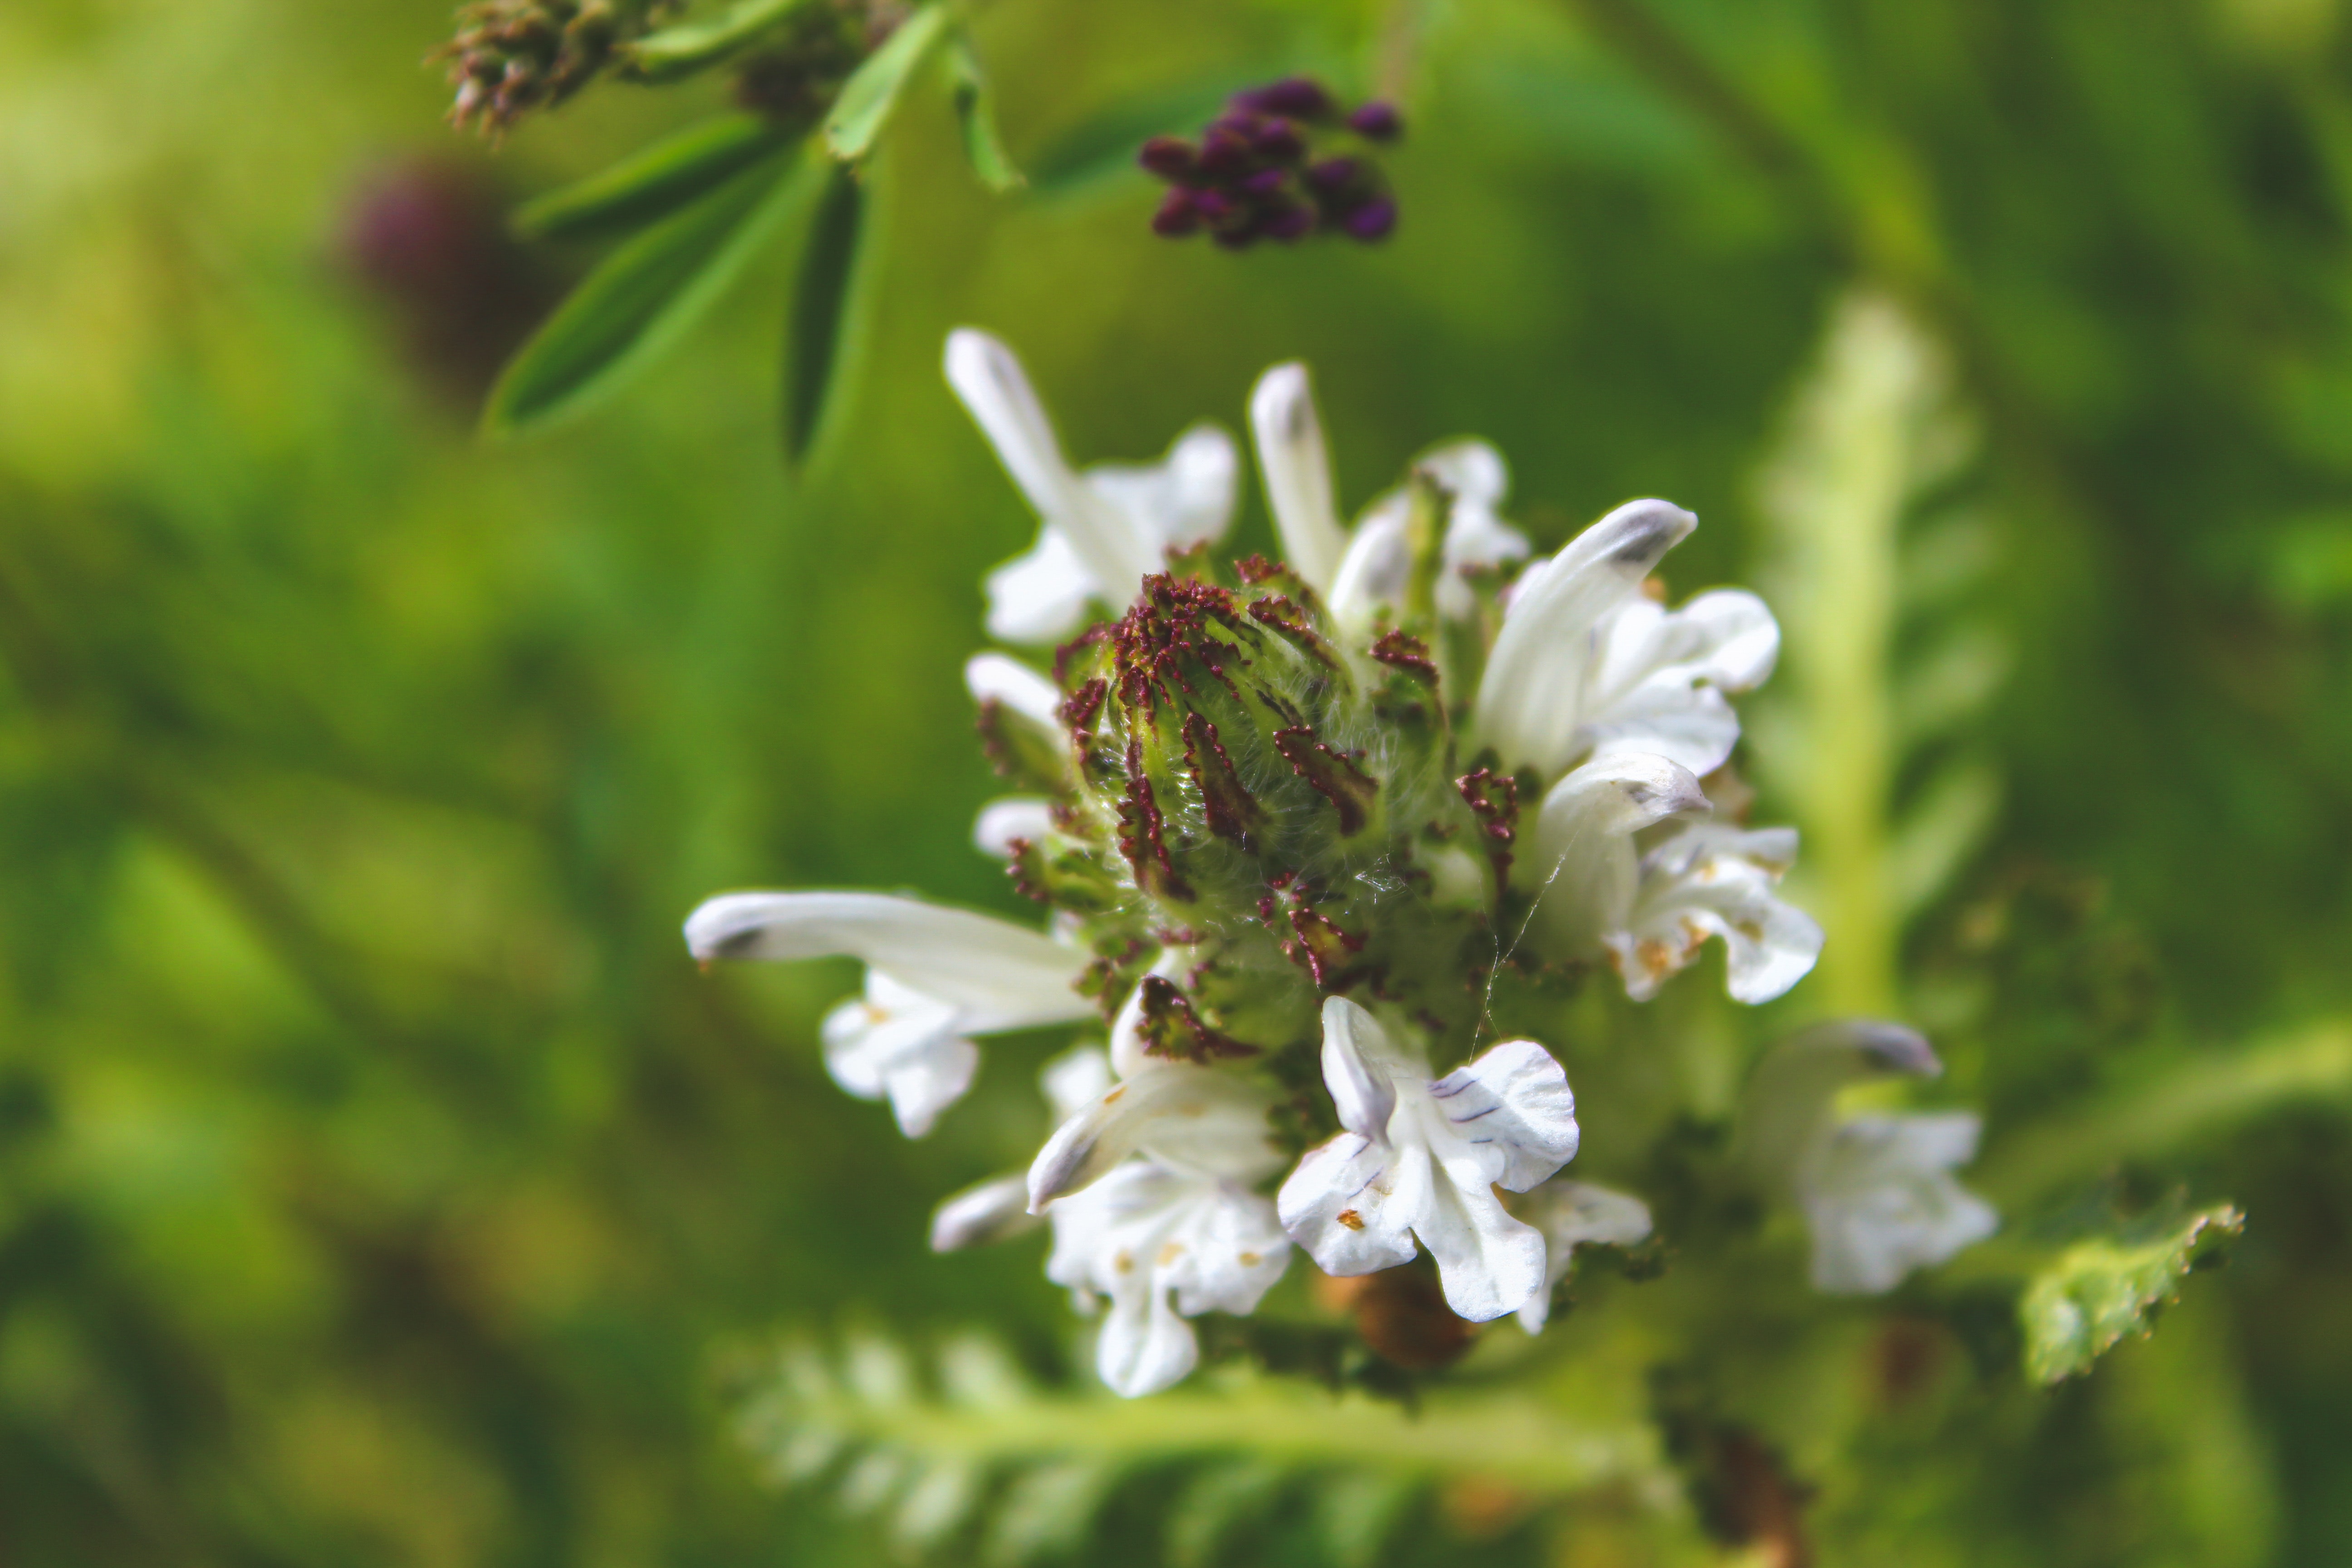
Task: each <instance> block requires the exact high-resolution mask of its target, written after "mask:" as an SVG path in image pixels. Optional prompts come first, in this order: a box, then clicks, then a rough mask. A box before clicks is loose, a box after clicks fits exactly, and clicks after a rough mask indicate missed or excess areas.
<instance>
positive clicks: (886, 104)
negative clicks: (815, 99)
mask: <svg viewBox="0 0 2352 1568" xmlns="http://www.w3.org/2000/svg"><path fill="white" fill-rule="evenodd" d="M947 26H948V12H947V7H946V6H945V5H926V6H924V7H923V8H922V9H921V10H919V11H918V12H916V13H915V14H914V15H913V16H909V17H908V18H907V19H906V20H905V21H903V22H901V23H899V24H898V31H897V32H895V33H893V34H891V35H890V41H889V42H887V43H886V44H884V45H883V46H882V47H880V48H878V49H877V50H875V51H874V52H873V53H872V54H870V55H868V56H866V63H865V64H864V65H861V66H859V67H858V68H857V70H856V74H854V75H853V76H851V77H850V79H849V80H848V81H847V82H846V83H845V84H844V85H843V87H842V89H841V96H840V97H839V98H838V99H836V100H834V105H833V112H832V113H831V114H828V115H826V116H825V120H824V144H825V146H826V148H827V149H829V150H830V151H831V152H832V153H833V155H834V156H835V157H836V158H839V159H841V160H842V161H843V162H844V163H854V162H856V160H857V159H860V158H863V157H865V156H866V154H867V153H871V152H872V151H873V150H874V142H875V140H876V139H877V137H879V136H880V135H881V134H882V128H883V127H884V126H886V125H887V124H888V123H889V122H890V114H891V111H892V110H895V109H896V108H898V96H899V94H900V92H901V91H902V90H903V89H905V88H906V85H907V79H908V78H909V77H911V76H913V75H914V74H915V68H917V67H918V66H919V65H921V64H922V63H923V61H924V59H925V58H927V57H928V56H929V54H930V52H931V49H932V47H933V46H934V45H936V44H938V43H939V41H940V39H941V38H943V37H946V36H947Z"/></svg>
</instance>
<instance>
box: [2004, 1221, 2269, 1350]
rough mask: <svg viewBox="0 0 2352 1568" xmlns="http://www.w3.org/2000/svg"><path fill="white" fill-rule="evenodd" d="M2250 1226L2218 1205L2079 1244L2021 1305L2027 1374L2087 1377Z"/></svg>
mask: <svg viewBox="0 0 2352 1568" xmlns="http://www.w3.org/2000/svg"><path fill="white" fill-rule="evenodd" d="M2245 1226H2246V1219H2245V1215H2242V1214H2240V1213H2239V1212H2238V1210H2237V1209H2236V1208H2234V1207H2233V1206H2231V1205H2228V1204H2217V1205H2214V1206H2213V1207H2211V1208H2208V1209H2202V1210H2200V1211H2199V1212H2198V1213H2196V1214H2193V1215H2189V1217H2188V1218H2187V1219H2185V1220H2181V1219H2173V1220H2170V1221H2168V1223H2165V1224H2163V1225H2161V1226H2156V1227H2152V1228H2151V1227H2147V1226H2140V1227H2134V1228H2133V1229H2131V1230H2126V1231H2125V1232H2122V1233H2120V1234H2117V1235H2113V1236H2095V1237H2085V1238H2084V1239H2083V1240H2081V1241H2077V1242H2075V1243H2074V1245H2073V1246H2071V1247H2068V1248H2067V1249H2066V1250H2065V1251H2064V1252H2063V1253H2062V1254H2060V1256H2059V1258H2058V1259H2057V1261H2056V1262H2054V1263H2053V1264H2052V1265H2050V1267H2048V1268H2044V1269H2043V1270H2042V1272H2041V1273H2039V1274H2037V1275H2036V1276H2034V1278H2033V1279H2032V1283H2030V1284H2029V1285H2027V1286H2026V1289H2025V1294H2024V1295H2023V1296H2022V1297H2021V1299H2020V1300H2019V1301H2018V1321H2019V1324H2020V1326H2021V1328H2022V1329H2023V1330H2024V1332H2025V1370H2026V1373H2027V1375H2028V1376H2030V1377H2032V1379H2033V1380H2034V1381H2035V1382H2036V1383H2044V1384H2049V1383H2058V1382H2061V1381H2063V1380H2064V1379H2066V1378H2069V1377H2074V1376H2075V1375H2077V1374H2079V1373H2084V1372H2086V1371H2088V1370H2089V1369H2090V1366H2091V1363H2093V1362H2095V1361H2096V1360H2098V1359H2099V1357H2101V1356H2102V1355H2105V1353H2106V1352H2108V1351H2111V1350H2113V1349H2114V1348H2115V1347H2116V1344H2118V1343H2119V1342H2121V1341H2122V1340H2123V1337H2124V1336H2125V1335H2126V1334H2129V1333H2141V1334H2145V1333H2147V1331H2149V1330H2150V1329H2151V1328H2152V1327H2153V1326H2154V1323H2155V1317H2156V1314H2157V1312H2158V1310H2161V1309H2162V1307H2163V1306H2164V1304H2165V1303H2166V1302H2168V1301H2169V1300H2173V1299H2174V1298H2175V1297H2176V1296H2178V1295H2179V1291H2180V1281H2181V1280H2182V1279H2184V1278H2185V1277H2187V1276H2188V1275H2189V1273H2191V1272H2192V1271H2194V1270H2196V1269H2199V1268H2211V1267H2212V1266H2213V1265H2214V1264H2216V1263H2218V1262H2219V1261H2220V1260H2221V1255H2222V1253H2223V1251H2224V1249H2226V1248H2227V1247H2228V1246H2229V1244H2230V1242H2231V1240H2232V1239H2233V1238H2235V1237H2237V1235H2238V1234H2239V1232H2241V1231H2242V1230H2243V1229H2245Z"/></svg>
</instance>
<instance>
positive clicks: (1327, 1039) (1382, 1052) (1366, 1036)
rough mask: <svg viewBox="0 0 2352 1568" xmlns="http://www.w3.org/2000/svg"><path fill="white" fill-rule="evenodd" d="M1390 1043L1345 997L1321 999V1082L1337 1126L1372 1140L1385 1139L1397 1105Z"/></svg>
mask: <svg viewBox="0 0 2352 1568" xmlns="http://www.w3.org/2000/svg"><path fill="white" fill-rule="evenodd" d="M1391 1057H1392V1050H1391V1047H1389V1045H1388V1043H1387V1037H1386V1035H1385V1034H1384V1033H1383V1032H1382V1030H1381V1026H1380V1024H1379V1022H1378V1021H1377V1020H1376V1019H1374V1018H1373V1016H1371V1015H1370V1013H1367V1012H1365V1011H1364V1010H1363V1009H1362V1008H1361V1007H1359V1006H1358V1005H1356V1004H1354V1003H1353V1002H1350V1001H1349V1000H1348V999H1347V998H1346V997H1345V996H1333V997H1330V998H1329V999H1328V1000H1327V1001H1325V1002H1324V1004H1323V1083H1324V1086H1325V1087H1326V1088H1328V1089H1329V1090H1330V1091H1331V1104H1332V1107H1333V1109H1334V1110H1338V1112H1339V1125H1340V1126H1342V1127H1344V1128H1346V1129H1347V1130H1348V1131H1350V1132H1353V1133H1356V1134H1358V1135H1360V1136H1361V1137H1365V1138H1369V1139H1370V1140H1371V1141H1372V1142H1375V1143H1385V1142H1388V1126H1389V1117H1390V1116H1391V1114H1392V1113H1393V1112H1394V1111H1395V1110H1396V1084H1395V1082H1394V1080H1393V1079H1391V1078H1390V1076H1389V1066H1388V1064H1389V1062H1390V1060H1391Z"/></svg>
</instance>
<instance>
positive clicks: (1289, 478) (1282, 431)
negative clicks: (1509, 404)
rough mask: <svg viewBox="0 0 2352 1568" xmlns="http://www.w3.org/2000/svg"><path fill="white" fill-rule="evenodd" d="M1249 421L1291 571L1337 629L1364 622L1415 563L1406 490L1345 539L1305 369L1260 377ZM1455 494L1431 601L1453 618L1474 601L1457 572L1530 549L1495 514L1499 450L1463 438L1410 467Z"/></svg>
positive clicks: (1397, 592)
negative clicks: (1324, 606) (1407, 537)
mask: <svg viewBox="0 0 2352 1568" xmlns="http://www.w3.org/2000/svg"><path fill="white" fill-rule="evenodd" d="M1250 427H1251V429H1252V431H1253V432H1254V433H1255V436H1256V438H1257V453H1258V466H1259V467H1260V468H1263V469H1264V470H1265V489H1266V499H1267V501H1268V503H1269V505H1270V506H1271V507H1272V509H1273V511H1274V521H1275V528H1276V531H1278V532H1279V533H1280V534H1281V536H1282V549H1283V555H1284V559H1285V560H1286V562H1287V563H1289V566H1290V569H1291V570H1292V571H1294V572H1296V573H1297V574H1298V575H1299V577H1300V579H1301V580H1302V581H1304V582H1305V583H1306V584H1307V586H1308V587H1310V588H1313V589H1314V590H1315V591H1316V592H1317V593H1318V594H1320V595H1323V598H1324V602H1325V603H1326V604H1327V605H1328V606H1329V608H1330V611H1331V614H1332V615H1333V616H1334V617H1336V618H1337V619H1338V620H1339V622H1340V623H1341V624H1342V625H1343V626H1349V628H1350V629H1360V628H1362V627H1364V626H1368V625H1370V621H1371V619H1372V616H1373V612H1374V610H1375V609H1376V608H1377V607H1378V606H1379V605H1396V604H1397V603H1398V602H1399V601H1400V600H1401V599H1402V596H1403V594H1404V589H1405V584H1406V578H1407V576H1408V574H1410V571H1411V567H1412V562H1411V559H1410V554H1409V549H1408V545H1407V542H1406V540H1405V530H1406V527H1407V524H1408V523H1409V521H1410V520H1411V515H1412V501H1411V497H1410V495H1409V494H1408V492H1406V491H1404V490H1402V489H1400V490H1392V491H1391V492H1390V493H1388V494H1387V495H1384V496H1382V497H1381V498H1380V499H1379V500H1375V501H1374V502H1373V503H1372V504H1371V505H1370V507H1369V508H1367V509H1366V510H1365V512H1364V516H1363V520H1362V521H1360V523H1359V524H1358V525H1357V527H1356V530H1355V532H1354V533H1353V534H1352V535H1350V534H1349V532H1348V531H1347V530H1346V529H1345V528H1344V527H1343V526H1342V525H1341V524H1340V521H1339V509H1338V507H1337V506H1336V504H1335V503H1334V501H1333V500H1332V492H1331V459H1330V455H1329V453H1328V450H1327V449H1326V447H1325V446H1324V441H1323V426H1322V422H1321V421H1320V420H1319V419H1318V417H1317V416H1316V413H1315V398H1314V394H1313V392H1312V391H1311V390H1310V388H1309V387H1308V385H1307V367H1306V366H1305V365H1302V364H1278V365H1276V366H1275V367H1274V368H1273V369H1272V370H1269V371H1267V372H1266V373H1265V374H1264V375H1263V376H1260V377H1259V378H1258V384H1257V388H1256V390H1255V391H1254V392H1253V393H1251V395H1250ZM1415 466H1416V467H1417V468H1420V469H1421V470H1422V471H1423V472H1424V473H1426V474H1427V475H1428V476H1429V477H1430V478H1431V479H1434V480H1435V481H1436V482H1437V484H1438V485H1439V486H1440V487H1441V488H1442V489H1444V490H1445V491H1446V492H1447V494H1448V495H1449V496H1451V497H1452V501H1451V505H1450V507H1449V510H1448V511H1447V514H1446V524H1445V538H1444V543H1443V546H1442V550H1443V558H1444V569H1443V570H1442V571H1441V573H1440V574H1439V576H1438V584H1437V605H1438V609H1439V610H1440V611H1441V612H1442V613H1443V614H1444V615H1446V616H1451V617H1453V618H1455V619H1461V618H1463V617H1465V616H1468V615H1469V614H1470V612H1471V610H1472V608H1473V606H1474V604H1475V601H1474V599H1473V597H1472V595H1471V592H1470V588H1469V585H1468V584H1466V583H1465V582H1464V581H1463V579H1462V574H1463V573H1464V572H1465V571H1470V570H1473V569H1476V568H1482V567H1493V566H1496V565H1499V564H1501V563H1503V562H1505V561H1510V560H1516V559H1517V558H1518V557H1520V556H1523V555H1525V554H1526V553H1527V552H1528V542H1527V538H1526V536H1525V535H1523V534H1521V533H1520V532H1519V531H1518V530H1517V529H1515V528H1513V527H1511V526H1510V525H1509V524H1508V523H1507V522H1505V521H1503V520H1502V519H1501V518H1500V517H1499V516H1498V515H1497V514H1496V510H1495V508H1496V503H1498V502H1499V501H1501V500H1502V499H1503V495H1504V492H1505V490H1506V489H1507V487H1508V484H1509V477H1508V474H1507V471H1506V469H1505V468H1504V467H1503V459H1502V456H1501V454H1499V453H1497V452H1496V450H1495V449H1494V448H1493V447H1489V446H1487V445H1486V443H1484V442H1482V441H1461V442H1455V443H1454V444H1453V445H1450V446H1446V447H1439V448H1438V449H1436V450H1435V451H1433V452H1429V453H1427V454H1425V455H1424V456H1423V458H1421V459H1420V461H1419V462H1418V463H1417V464H1416V465H1415Z"/></svg>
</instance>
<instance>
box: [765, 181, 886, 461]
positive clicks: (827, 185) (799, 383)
mask: <svg viewBox="0 0 2352 1568" xmlns="http://www.w3.org/2000/svg"><path fill="white" fill-rule="evenodd" d="M865 222H866V193H865V191H864V189H863V187H861V186H860V185H859V184H858V183H857V179H856V175H854V174H851V173H850V172H849V171H848V170H847V169H843V168H835V169H831V170H828V171H827V172H826V174H825V182H824V190H823V191H822V192H820V193H819V194H818V196H817V207H816V216H815V218H814V221H813V222H812V223H811V224H810V225H809V236H808V243H807V247H806V248H805V249H804V250H803V251H802V253H801V259H800V270H799V273H798V276H797V277H795V278H794V279H793V312H792V320H791V323H790V325H789V327H788V328H787V333H788V336H787V339H786V342H785V345H784V369H785V378H786V379H785V387H784V457H785V459H786V460H787V461H789V462H793V463H798V462H800V461H801V460H802V459H803V458H805V457H807V455H808V451H809V447H811V445H812V444H814V441H815V440H816V437H817V432H818V431H819V429H820V428H821V427H822V426H823V425H824V414H825V409H826V407H827V406H828V405H829V403H830V401H831V399H832V398H833V396H834V395H835V389H836V388H837V387H838V386H839V384H840V380H841V369H842V364H843V361H844V356H845V347H846V342H847V339H848V334H849V304H850V288H851V285H852V284H853V283H854V282H855V281H856V274H857V251H858V244H859V241H860V239H861V237H862V236H863V233H864V229H865Z"/></svg>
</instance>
